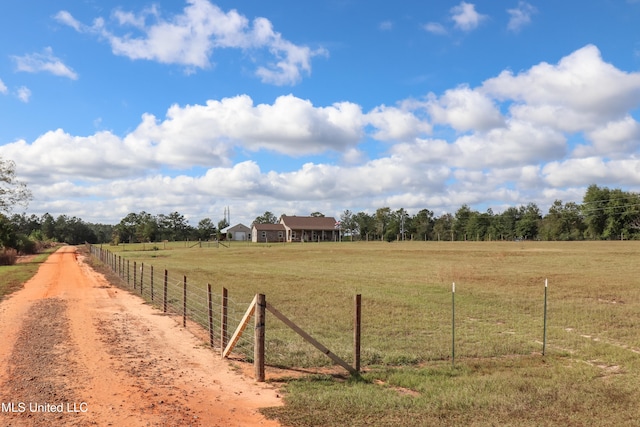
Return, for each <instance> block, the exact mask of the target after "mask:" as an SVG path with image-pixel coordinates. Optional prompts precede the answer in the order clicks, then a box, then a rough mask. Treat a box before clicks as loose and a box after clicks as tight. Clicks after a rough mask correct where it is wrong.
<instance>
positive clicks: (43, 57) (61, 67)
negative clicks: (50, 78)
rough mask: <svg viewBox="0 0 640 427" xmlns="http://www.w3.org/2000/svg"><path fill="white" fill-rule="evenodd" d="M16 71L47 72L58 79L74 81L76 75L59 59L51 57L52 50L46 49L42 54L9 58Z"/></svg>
mask: <svg viewBox="0 0 640 427" xmlns="http://www.w3.org/2000/svg"><path fill="white" fill-rule="evenodd" d="M11 58H12V59H13V61H14V62H15V64H16V69H17V70H18V71H24V72H27V73H39V72H43V71H44V72H48V73H51V74H54V75H56V76H60V77H67V78H69V79H71V80H76V79H77V78H78V74H77V73H76V72H75V71H73V70H72V69H71V68H69V67H68V66H66V65H65V64H64V63H63V62H62V60H61V59H60V58H57V57H55V56H54V55H53V49H52V48H51V47H47V48H45V49H44V51H43V52H42V53H31V54H27V55H23V56H12V57H11Z"/></svg>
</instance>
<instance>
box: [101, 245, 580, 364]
mask: <svg viewBox="0 0 640 427" xmlns="http://www.w3.org/2000/svg"><path fill="white" fill-rule="evenodd" d="M90 251H91V254H92V255H93V256H94V257H96V258H98V259H99V260H100V261H102V262H103V263H104V264H105V265H107V266H108V267H109V268H110V269H111V270H112V271H113V272H114V273H115V274H116V275H117V276H118V277H119V278H120V280H121V283H120V285H121V286H123V287H125V288H127V289H128V290H130V291H132V292H133V293H135V294H137V295H140V296H141V297H142V298H144V299H145V300H146V301H148V302H150V303H151V304H153V305H154V306H156V307H158V308H159V309H160V310H163V312H165V313H167V314H170V315H173V316H176V317H177V316H180V317H181V318H182V319H181V320H182V325H183V327H185V328H189V327H190V325H189V323H188V322H187V320H188V319H189V320H191V321H193V322H195V323H197V324H198V325H200V326H201V327H202V328H204V330H205V331H208V335H207V337H206V338H204V340H205V341H207V342H208V343H209V345H210V346H211V347H212V348H213V349H216V350H219V351H220V353H221V354H223V353H224V351H225V349H226V348H228V347H229V344H230V340H234V341H235V342H234V343H233V349H234V354H238V355H240V356H241V357H242V358H244V359H245V360H248V361H255V360H256V359H257V353H255V350H256V349H255V340H254V337H253V336H247V334H238V336H234V337H229V336H228V334H229V331H232V332H233V331H235V330H236V329H237V327H238V325H241V324H242V323H243V322H246V321H247V320H248V319H247V318H246V314H247V308H248V307H249V306H250V303H249V302H247V301H237V300H234V299H233V298H232V297H230V296H229V294H228V291H227V290H226V289H225V288H221V290H220V292H217V291H215V290H214V286H215V284H214V286H212V285H211V284H210V283H206V284H202V283H196V282H192V281H190V280H189V279H188V277H187V276H186V275H184V274H180V275H177V274H173V273H171V272H169V271H167V270H166V269H164V270H161V269H158V268H154V266H153V265H152V264H149V263H142V262H138V261H133V260H129V259H126V258H124V257H122V256H120V255H117V254H115V253H112V252H111V251H109V250H107V249H103V248H100V247H97V246H90ZM343 291H344V292H345V295H346V294H349V293H351V292H353V294H352V295H357V297H356V301H355V306H351V305H346V306H345V308H344V311H341V312H340V313H343V312H344V313H347V312H348V311H350V310H351V309H352V308H354V312H355V313H354V314H353V336H352V337H351V338H350V336H349V334H341V335H340V336H337V335H335V334H333V335H332V334H330V333H329V334H328V333H326V329H323V328H324V326H325V325H324V324H323V321H322V320H318V319H313V321H311V322H309V319H308V318H302V319H296V316H295V312H296V310H295V309H296V307H293V308H294V310H292V311H293V312H294V315H293V316H287V317H286V318H287V320H288V321H289V322H290V323H293V324H295V325H301V326H302V327H300V326H297V327H298V328H299V329H300V330H303V329H304V330H306V331H310V333H307V332H304V331H303V332H304V334H306V335H308V336H309V337H311V336H314V337H316V338H317V339H316V338H312V340H313V341H315V342H317V343H318V344H319V342H320V341H321V342H323V343H324V344H326V346H325V345H321V346H322V348H324V349H322V348H321V347H319V346H317V345H315V344H313V342H312V341H310V340H307V341H308V342H311V343H312V345H314V346H316V348H321V351H322V353H324V355H322V356H320V355H319V354H318V355H317V359H314V358H306V359H305V361H304V362H302V363H303V364H304V363H306V364H307V365H306V366H309V365H308V363H318V364H319V365H322V364H326V363H327V361H326V360H325V356H326V355H328V353H327V352H329V353H331V354H334V355H335V356H336V358H338V359H340V360H341V361H344V360H353V367H352V368H353V371H355V372H358V371H359V370H360V367H361V364H364V365H376V364H389V365H397V364H413V363H417V362H421V361H430V360H451V361H452V362H455V361H456V360H458V359H459V358H461V357H463V358H464V357H480V358H482V357H496V356H505V355H509V356H510V355H528V354H535V353H539V354H541V355H542V356H544V354H545V352H548V351H549V348H550V347H554V343H555V348H556V349H558V348H559V347H560V346H561V345H562V340H563V339H564V337H565V334H566V331H567V330H569V329H571V330H574V329H575V331H576V332H574V333H573V335H575V336H577V337H579V336H585V335H588V334H589V333H590V331H589V330H588V329H586V328H585V327H584V326H583V325H581V324H580V323H576V322H579V321H582V317H580V316H578V315H575V314H574V313H561V312H560V311H558V310H557V308H556V307H554V306H553V305H551V307H549V316H550V318H552V319H553V320H554V322H553V323H555V325H553V324H550V325H549V332H548V333H547V327H548V326H547V306H546V298H547V290H546V283H545V288H544V307H543V300H542V296H543V294H542V284H541V288H540V295H539V296H540V299H536V298H532V297H531V295H530V294H528V293H522V294H519V293H514V294H509V295H507V296H506V297H505V298H501V300H500V304H501V307H500V310H496V309H495V302H494V301H495V294H491V292H490V291H485V290H483V289H481V288H475V289H466V288H465V286H464V282H463V283H462V284H458V289H457V292H456V294H455V297H453V292H452V291H453V289H451V288H449V285H444V284H443V285H442V286H440V285H433V286H430V287H425V289H422V288H420V289H417V290H416V289H413V288H406V289H402V288H401V287H399V288H397V289H396V288H391V289H390V288H389V287H385V286H383V285H378V286H376V285H375V284H371V285H370V286H366V287H365V288H364V289H359V288H355V287H354V288H353V289H351V288H349V287H345V288H343ZM414 293H415V295H414ZM341 295H342V294H341ZM267 297H268V296H267ZM536 297H537V296H536ZM492 298H493V299H492ZM269 301H271V300H268V301H267V302H266V303H265V306H266V307H267V308H268V310H267V311H269V312H270V313H271V314H273V315H275V316H276V317H278V316H277V315H276V314H274V310H275V309H274V310H271V309H269V308H273V305H272V304H271V303H270V302H269ZM389 301H393V302H394V304H393V305H392V304H389ZM478 301H481V302H482V304H478V303H477V302H478ZM324 303H325V304H334V302H332V301H327V302H324ZM276 306H278V307H280V304H279V303H276ZM403 306H405V307H406V309H405V312H403V311H402V308H401V307H403ZM429 306H438V307H447V306H449V307H451V310H452V311H451V314H452V316H455V317H454V318H453V319H449V320H447V319H446V318H445V319H443V318H442V317H441V314H442V310H441V311H440V313H439V314H433V313H432V311H430V310H429ZM398 307H400V310H399V309H398ZM416 307H417V309H416ZM543 308H544V319H543ZM276 311H277V310H276ZM297 312H298V313H299V314H298V315H299V316H300V313H302V315H304V313H305V310H302V309H301V308H300V307H297ZM363 312H364V313H365V315H364V316H363V315H362V313H363ZM214 313H215V314H214ZM278 313H280V312H278ZM415 313H419V314H418V315H417V316H416V315H415ZM280 314H282V313H280ZM282 316H283V317H284V315H282ZM374 316H376V317H379V318H383V319H385V321H384V324H383V327H382V329H379V330H370V329H368V328H367V324H368V323H367V322H370V321H371V320H370V319H372V318H373V317H374ZM363 318H364V329H365V332H366V333H365V335H363V336H361V334H360V324H361V322H362V319H363ZM345 319H346V321H345ZM345 319H342V318H341V319H331V321H335V322H338V323H339V324H340V326H339V329H340V328H341V330H342V331H343V332H344V331H345V330H347V328H348V329H350V328H351V326H350V325H349V322H348V320H349V317H348V316H345ZM523 319H524V320H523ZM538 319H540V320H539V323H540V325H539V328H538V327H537V326H536V325H537V322H538ZM452 320H453V321H452ZM342 321H345V323H344V324H342V323H340V322H342ZM285 323H286V322H285ZM304 323H306V324H304ZM309 323H310V324H309ZM543 323H544V326H543ZM532 324H533V326H532ZM561 325H562V326H561ZM289 326H290V325H289ZM543 327H544V329H543ZM258 329H259V328H258ZM258 329H256V330H258ZM268 329H269V333H268V335H267V339H266V342H265V344H264V345H265V349H266V350H265V351H266V356H265V358H266V363H267V364H270V365H280V366H287V365H286V363H289V364H294V365H295V366H304V365H300V364H298V363H297V362H296V361H295V360H296V359H295V357H292V356H291V355H292V354H293V355H295V354H296V353H301V352H309V350H306V349H307V348H308V347H301V346H299V345H296V344H295V342H294V340H295V339H297V338H296V336H295V335H292V334H291V333H290V332H291V330H289V329H287V328H284V327H280V328H279V327H272V326H271V325H269V328H268ZM294 330H295V328H294ZM356 330H357V331H356ZM287 331H288V332H287ZM296 332H298V331H296ZM298 333H299V332H298ZM304 334H300V335H302V336H304ZM580 334H582V335H580ZM249 335H251V334H249ZM292 337H293V338H292ZM351 339H352V340H351ZM547 340H550V342H551V345H547ZM389 342H392V343H393V345H392V348H391V350H389V345H388V344H389ZM329 348H331V349H332V350H333V351H329V350H328V349H329ZM325 350H327V351H325ZM361 352H362V354H361ZM350 358H352V359H350ZM283 360H284V361H286V362H283ZM291 360H294V361H293V362H290V361H291ZM334 362H335V360H334ZM338 364H340V363H338ZM345 364H346V363H345ZM346 365H349V364H346ZM343 367H344V366H343ZM349 371H351V369H349Z"/></svg>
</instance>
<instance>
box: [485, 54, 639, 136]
mask: <svg viewBox="0 0 640 427" xmlns="http://www.w3.org/2000/svg"><path fill="white" fill-rule="evenodd" d="M480 90H481V91H483V92H484V93H486V94H487V95H489V96H492V97H495V98H496V99H497V100H501V101H513V102H514V104H513V106H512V107H511V112H512V114H513V117H514V118H517V119H521V120H527V121H531V122H533V123H537V124H539V125H545V126H552V127H555V128H557V129H559V130H563V131H567V132H577V131H580V130H585V131H587V130H591V129H595V128H597V127H599V126H602V125H604V124H606V123H607V122H609V121H612V120H618V119H621V118H623V117H624V116H626V115H627V114H628V112H629V111H630V110H631V109H633V108H635V107H637V106H638V105H639V104H640V73H637V72H635V73H626V72H624V71H621V70H619V69H617V68H615V67H614V66H612V65H611V64H608V63H606V62H604V61H603V60H602V57H601V55H600V51H599V50H598V48H596V47H595V46H593V45H588V46H585V47H584V48H582V49H579V50H577V51H575V52H573V53H572V54H570V55H568V56H566V57H564V58H562V59H561V60H560V62H559V63H558V64H557V65H551V64H548V63H545V62H543V63H541V64H539V65H536V66H534V67H531V68H530V69H529V70H527V71H523V72H521V73H519V74H517V75H514V74H513V73H512V72H511V71H503V72H502V73H501V74H500V75H499V76H498V77H495V78H492V79H489V80H487V81H485V82H484V84H483V85H482V88H481V89H480Z"/></svg>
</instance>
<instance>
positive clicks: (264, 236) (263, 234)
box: [262, 231, 267, 239]
mask: <svg viewBox="0 0 640 427" xmlns="http://www.w3.org/2000/svg"><path fill="white" fill-rule="evenodd" d="M262 238H263V239H266V238H267V232H266V231H263V232H262Z"/></svg>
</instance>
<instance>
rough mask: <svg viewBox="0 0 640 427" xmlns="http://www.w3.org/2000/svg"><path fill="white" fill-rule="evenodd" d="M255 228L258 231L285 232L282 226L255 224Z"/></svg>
mask: <svg viewBox="0 0 640 427" xmlns="http://www.w3.org/2000/svg"><path fill="white" fill-rule="evenodd" d="M253 228H255V229H256V230H258V231H284V225H282V224H253Z"/></svg>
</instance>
